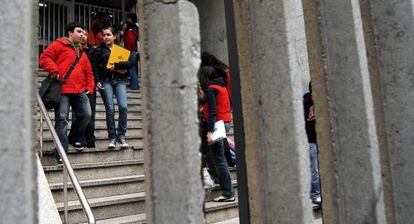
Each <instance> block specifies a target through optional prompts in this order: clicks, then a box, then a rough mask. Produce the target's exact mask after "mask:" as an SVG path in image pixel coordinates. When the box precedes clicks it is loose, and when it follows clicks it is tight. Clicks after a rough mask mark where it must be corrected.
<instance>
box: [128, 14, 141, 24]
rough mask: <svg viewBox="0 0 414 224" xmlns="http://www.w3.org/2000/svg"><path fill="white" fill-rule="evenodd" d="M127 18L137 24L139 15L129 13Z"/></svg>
mask: <svg viewBox="0 0 414 224" xmlns="http://www.w3.org/2000/svg"><path fill="white" fill-rule="evenodd" d="M126 18H127V19H131V20H132V22H134V23H136V22H137V21H138V18H137V14H135V13H128V15H127V16H126Z"/></svg>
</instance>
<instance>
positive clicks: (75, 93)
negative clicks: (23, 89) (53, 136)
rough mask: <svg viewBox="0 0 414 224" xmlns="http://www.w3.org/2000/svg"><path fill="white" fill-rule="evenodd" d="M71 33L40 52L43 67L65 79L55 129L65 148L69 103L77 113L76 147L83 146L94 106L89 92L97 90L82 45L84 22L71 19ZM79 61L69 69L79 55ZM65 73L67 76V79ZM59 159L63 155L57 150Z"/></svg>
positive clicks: (75, 123)
mask: <svg viewBox="0 0 414 224" xmlns="http://www.w3.org/2000/svg"><path fill="white" fill-rule="evenodd" d="M65 32H66V34H67V35H68V37H63V38H59V39H57V40H56V41H54V42H53V43H52V44H50V45H49V46H48V47H47V48H46V50H45V51H44V52H43V53H42V54H41V55H40V59H39V62H40V67H41V68H43V69H44V70H45V71H47V72H48V73H49V76H50V77H51V78H56V79H58V80H59V81H61V82H62V97H61V100H60V104H59V105H58V106H57V107H55V108H54V110H55V119H56V121H55V129H56V132H57V134H58V136H59V140H60V141H61V143H62V145H63V147H64V149H65V151H66V152H67V151H68V148H69V143H68V137H67V134H66V131H67V127H68V117H69V107H72V113H76V121H75V122H74V123H73V124H72V133H73V134H74V135H75V136H74V138H75V143H74V145H75V148H76V149H79V150H82V149H83V148H84V146H85V144H86V140H85V136H84V133H85V128H86V126H87V124H88V122H89V120H90V118H91V107H90V104H89V99H88V96H87V95H88V94H92V93H93V91H94V87H95V83H94V77H93V73H92V67H91V64H90V62H89V59H88V57H87V56H86V54H83V50H82V48H81V47H80V44H79V43H80V39H81V38H82V36H83V26H82V25H81V24H79V23H69V24H68V25H67V26H66V30H65ZM77 58H79V61H78V63H77V64H76V65H75V66H74V68H73V70H72V72H69V70H70V68H71V66H73V64H74V62H75V61H76V59H77ZM65 76H68V77H69V78H67V80H66V81H64V80H65ZM56 158H57V159H58V162H61V158H60V156H59V155H58V153H56Z"/></svg>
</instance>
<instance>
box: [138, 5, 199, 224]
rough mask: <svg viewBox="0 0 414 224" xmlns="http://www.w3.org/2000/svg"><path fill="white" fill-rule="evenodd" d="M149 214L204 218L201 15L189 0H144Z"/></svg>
mask: <svg viewBox="0 0 414 224" xmlns="http://www.w3.org/2000/svg"><path fill="white" fill-rule="evenodd" d="M139 4H140V5H139V6H140V21H141V27H142V28H143V29H141V30H142V35H141V41H142V43H143V44H142V49H141V50H142V55H141V60H142V70H141V71H142V85H143V90H142V91H143V92H142V93H143V109H144V112H143V116H144V128H145V129H144V130H145V131H144V137H145V143H144V153H145V165H146V181H145V182H146V187H147V191H146V193H147V194H146V195H147V198H146V206H147V210H146V214H147V216H146V219H147V222H148V223H195V224H196V223H203V199H204V190H203V188H202V185H201V178H200V167H201V159H200V155H199V150H198V149H199V144H200V140H199V136H198V122H197V121H198V117H197V91H196V90H197V88H196V84H197V70H198V67H199V65H200V34H199V18H198V13H197V9H196V7H195V6H194V5H193V4H192V3H190V2H188V1H164V2H161V1H150V0H145V1H140V3H139Z"/></svg>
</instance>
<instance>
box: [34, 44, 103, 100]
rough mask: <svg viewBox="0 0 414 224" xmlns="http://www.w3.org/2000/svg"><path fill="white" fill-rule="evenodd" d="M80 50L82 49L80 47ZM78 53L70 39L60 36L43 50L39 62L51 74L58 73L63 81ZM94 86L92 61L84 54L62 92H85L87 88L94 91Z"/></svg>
mask: <svg viewBox="0 0 414 224" xmlns="http://www.w3.org/2000/svg"><path fill="white" fill-rule="evenodd" d="M79 50H82V49H81V48H79ZM77 54H78V53H77V50H75V48H74V47H73V46H71V45H70V43H69V40H67V39H66V38H60V39H57V40H56V41H55V42H53V43H52V44H50V45H49V46H48V47H47V48H46V50H45V51H43V53H42V54H41V55H40V59H39V64H40V67H41V68H43V69H44V70H45V71H46V72H48V73H49V75H50V74H54V73H58V74H59V80H60V81H61V82H62V81H63V79H64V76H65V75H66V73H67V72H68V70H69V68H70V67H71V65H72V64H73V62H74V61H75V60H76V57H77ZM94 87H95V83H94V78H93V73H92V67H91V63H90V62H89V59H88V56H87V55H86V54H82V56H81V58H80V59H79V62H78V64H77V65H76V67H75V68H74V69H73V71H72V74H71V75H70V77H69V79H68V80H67V81H66V83H64V84H63V85H62V93H83V92H85V91H86V90H88V91H89V92H90V93H93V91H94V89H95V88H94Z"/></svg>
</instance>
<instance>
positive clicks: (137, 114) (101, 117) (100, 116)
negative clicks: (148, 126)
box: [38, 112, 142, 121]
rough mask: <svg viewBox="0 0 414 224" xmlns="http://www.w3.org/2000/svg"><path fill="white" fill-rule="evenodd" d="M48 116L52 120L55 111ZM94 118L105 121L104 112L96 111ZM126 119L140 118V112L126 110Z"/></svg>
mask: <svg viewBox="0 0 414 224" xmlns="http://www.w3.org/2000/svg"><path fill="white" fill-rule="evenodd" d="M49 117H50V119H51V120H52V121H54V120H55V113H49ZM118 118H119V113H115V120H116V121H118ZM39 119H40V116H38V120H39ZM68 119H69V120H72V116H70V115H69V117H68ZM95 119H96V120H104V121H106V113H104V112H102V113H96V115H95ZM127 119H128V120H130V119H131V120H142V116H141V112H128V114H127Z"/></svg>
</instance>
